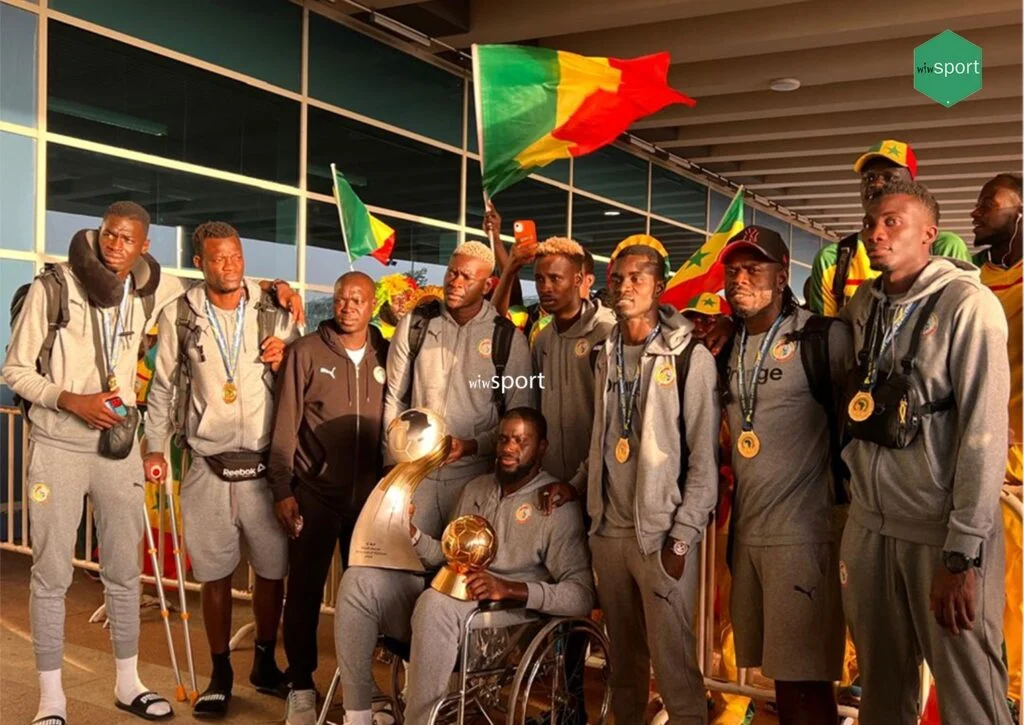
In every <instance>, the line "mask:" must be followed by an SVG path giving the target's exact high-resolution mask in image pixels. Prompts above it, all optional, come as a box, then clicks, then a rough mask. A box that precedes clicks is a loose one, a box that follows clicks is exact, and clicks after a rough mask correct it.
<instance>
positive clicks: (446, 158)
mask: <svg viewBox="0 0 1024 725" xmlns="http://www.w3.org/2000/svg"><path fill="white" fill-rule="evenodd" d="M332 163H333V164H335V165H336V166H337V168H338V170H339V171H341V172H342V173H343V174H345V178H346V179H348V182H349V183H350V184H351V185H352V188H353V190H355V192H356V194H358V195H359V198H360V199H362V200H363V203H365V204H372V205H374V206H379V207H384V208H386V209H394V210H395V211H401V212H405V213H406V214H415V215H417V216H423V217H428V218H431V219H440V220H441V221H446V222H451V223H453V224H454V223H457V222H458V221H459V193H460V188H461V178H462V158H461V157H460V156H459V155H457V154H454V153H451V152H449V151H445V150H444V149H440V148H437V147H436V146H430V145H428V144H424V143H420V142H419V141H414V140H412V139H410V138H406V137H404V136H399V135H397V134H395V133H391V132H390V131H385V130H384V129H382V128H376V127H375V126H369V125H367V124H365V123H360V122H359V121H353V120H352V119H349V118H344V117H343V116H338V115H335V114H333V113H330V112H328V111H323V110H320V109H317V108H310V109H309V169H308V173H309V176H308V184H309V190H310V191H316V192H320V193H321V194H332V193H333V182H332V179H331V164H332Z"/></svg>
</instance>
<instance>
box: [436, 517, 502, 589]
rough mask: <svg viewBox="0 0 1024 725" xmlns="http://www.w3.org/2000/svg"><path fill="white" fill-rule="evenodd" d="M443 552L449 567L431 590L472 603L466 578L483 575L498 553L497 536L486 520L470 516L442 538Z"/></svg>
mask: <svg viewBox="0 0 1024 725" xmlns="http://www.w3.org/2000/svg"><path fill="white" fill-rule="evenodd" d="M441 552H442V553H443V554H444V558H445V559H447V560H448V563H447V564H445V565H444V566H443V567H441V571H439V572H437V576H435V577H434V581H432V582H431V583H430V586H431V587H432V588H434V589H436V590H437V591H439V592H441V593H442V594H447V595H448V596H450V597H455V598H456V599H461V600H463V601H469V600H470V599H472V598H473V597H472V596H471V595H470V593H469V591H468V590H467V589H466V577H467V575H469V574H472V573H473V572H477V571H483V570H484V569H486V568H487V567H488V566H490V565H491V562H493V561H494V556H495V554H497V553H498V536H497V534H495V533H494V529H493V528H492V527H491V524H490V523H489V522H488V521H487V519H485V518H484V517H483V516H476V515H474V514H468V515H466V516H460V517H459V518H457V519H455V520H454V521H452V522H451V523H450V524H448V526H447V527H446V528H445V530H444V534H442V536H441Z"/></svg>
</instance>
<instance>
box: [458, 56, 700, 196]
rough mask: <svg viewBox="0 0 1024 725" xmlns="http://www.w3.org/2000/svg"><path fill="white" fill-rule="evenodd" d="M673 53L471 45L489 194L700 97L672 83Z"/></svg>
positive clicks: (481, 143) (478, 121) (485, 178)
mask: <svg viewBox="0 0 1024 725" xmlns="http://www.w3.org/2000/svg"><path fill="white" fill-rule="evenodd" d="M670 62H671V58H670V56H669V54H668V53H656V54H654V55H647V56H643V57H641V58H633V59H630V60H620V59H618V58H596V57H585V56H582V55H575V54H574V53H565V52H563V51H560V50H552V49H550V48H535V47H523V46H518V45H474V46H473V80H474V84H473V93H474V102H475V103H476V117H477V133H478V134H479V142H480V153H481V159H480V161H481V170H482V173H483V187H484V193H485V194H487V195H488V196H494V195H495V194H497V193H498V192H499V191H501V190H502V189H505V188H508V187H509V186H511V185H512V184H514V183H516V182H517V181H520V180H521V179H523V178H525V177H526V176H528V175H529V174H530V173H531V172H532V171H533V170H535V169H537V168H540V167H542V166H547V165H548V164H550V163H551V162H552V161H555V160H557V159H567V158H569V157H572V156H583V155H584V154H589V153H591V152H593V151H596V150H597V149H599V148H601V147H602V146H607V145H608V144H610V143H612V142H613V141H615V139H616V138H618V136H619V135H620V134H621V133H622V132H623V131H625V130H626V129H627V128H628V127H629V125H630V124H632V123H633V122H634V121H636V120H637V119H640V118H643V117H644V116H649V115H650V114H652V113H656V112H658V111H660V110H661V109H662V108H664V107H665V106H668V105H671V104H673V103H682V104H685V105H687V106H694V105H696V103H697V102H696V101H695V100H693V99H692V98H690V97H689V96H686V95H684V94H682V93H679V92H678V91H675V90H673V89H672V88H670V87H669V85H668V68H669V64H670Z"/></svg>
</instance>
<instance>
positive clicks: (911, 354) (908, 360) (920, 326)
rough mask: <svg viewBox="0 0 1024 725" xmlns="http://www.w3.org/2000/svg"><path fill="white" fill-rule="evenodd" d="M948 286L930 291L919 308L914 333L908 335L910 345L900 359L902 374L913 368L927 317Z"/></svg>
mask: <svg viewBox="0 0 1024 725" xmlns="http://www.w3.org/2000/svg"><path fill="white" fill-rule="evenodd" d="M948 286H949V285H943V286H942V287H941V288H940V289H939V290H938V291H937V292H934V293H932V295H931V296H930V297H929V298H928V299H927V300H926V301H925V303H924V307H922V308H921V314H920V315H918V317H917V323H916V324H915V325H914V333H913V335H911V337H910V347H909V348H907V354H906V355H904V356H903V359H902V360H900V364H901V365H902V366H903V374H904V375H910V372H911V371H912V370H913V369H914V358H915V357H917V350H918V348H919V347H920V346H921V334H922V333H923V332H924V328H925V327H926V326H927V325H928V318H929V317H931V316H932V313H933V312H934V311H935V306H936V305H937V304H939V298H940V297H942V293H943V292H945V291H946V287H948Z"/></svg>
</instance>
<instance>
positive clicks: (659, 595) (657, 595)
mask: <svg viewBox="0 0 1024 725" xmlns="http://www.w3.org/2000/svg"><path fill="white" fill-rule="evenodd" d="M653 594H654V596H656V597H657V598H658V599H664V600H665V601H666V602H669V603H670V604H671V603H672V600H671V599H669V598H668V597H667V596H665V595H664V594H662V593H661V592H653Z"/></svg>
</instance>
